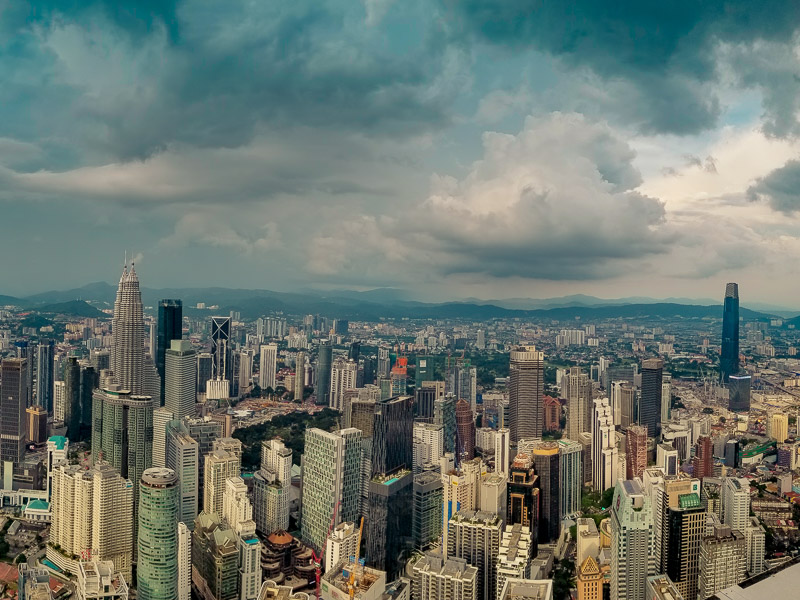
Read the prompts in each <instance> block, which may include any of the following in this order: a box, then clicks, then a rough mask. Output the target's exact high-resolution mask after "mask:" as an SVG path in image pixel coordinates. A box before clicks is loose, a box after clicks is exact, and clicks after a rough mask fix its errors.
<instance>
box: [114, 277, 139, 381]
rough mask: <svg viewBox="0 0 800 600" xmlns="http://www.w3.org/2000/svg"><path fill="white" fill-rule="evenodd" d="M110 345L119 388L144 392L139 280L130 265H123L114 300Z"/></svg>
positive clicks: (115, 377)
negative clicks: (112, 338)
mask: <svg viewBox="0 0 800 600" xmlns="http://www.w3.org/2000/svg"><path fill="white" fill-rule="evenodd" d="M112 333H113V335H114V346H113V348H112V353H111V368H112V370H113V373H114V379H115V380H116V382H117V384H118V385H119V386H120V389H122V390H127V391H129V392H130V393H131V394H132V395H139V394H143V393H144V391H145V390H144V380H145V377H144V372H145V363H144V319H143V317H142V295H141V292H140V291H139V278H138V277H137V276H136V269H135V268H134V266H133V265H132V264H131V268H130V270H128V266H127V265H125V267H124V269H123V270H122V277H120V280H119V287H118V288H117V299H116V300H115V301H114V319H113V321H112Z"/></svg>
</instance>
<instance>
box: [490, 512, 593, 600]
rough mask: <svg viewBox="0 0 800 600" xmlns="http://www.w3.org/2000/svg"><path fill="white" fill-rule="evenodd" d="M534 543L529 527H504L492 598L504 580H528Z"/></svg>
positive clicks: (516, 525)
mask: <svg viewBox="0 0 800 600" xmlns="http://www.w3.org/2000/svg"><path fill="white" fill-rule="evenodd" d="M534 542H535V540H534V539H533V537H532V536H531V530H530V528H529V527H527V526H524V525H520V524H519V523H517V524H515V525H506V527H505V529H504V530H503V538H502V540H500V552H499V553H498V555H497V585H496V587H495V591H494V592H493V593H494V594H495V595H494V596H492V597H493V598H496V597H498V595H499V594H500V592H501V591H502V590H503V586H504V585H505V583H506V579H509V578H511V577H514V578H518V579H530V576H531V557H532V555H533V547H534ZM598 600H599V599H598Z"/></svg>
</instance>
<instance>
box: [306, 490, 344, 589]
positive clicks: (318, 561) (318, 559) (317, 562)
mask: <svg viewBox="0 0 800 600" xmlns="http://www.w3.org/2000/svg"><path fill="white" fill-rule="evenodd" d="M340 504H341V502H337V503H336V505H335V506H334V507H333V516H332V517H331V524H330V525H329V526H328V535H326V536H325V541H324V542H323V544H322V551H321V552H320V555H319V556H317V553H316V552H314V551H313V550H312V551H311V558H313V559H314V567H315V573H316V577H317V600H319V598H320V595H319V578H320V575H322V559H323V558H325V550H327V549H328V539H329V538H330V537H331V531H333V528H334V527H335V526H336V515H337V514H338V512H339V505H340Z"/></svg>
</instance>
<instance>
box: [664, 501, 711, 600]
mask: <svg viewBox="0 0 800 600" xmlns="http://www.w3.org/2000/svg"><path fill="white" fill-rule="evenodd" d="M666 516H667V522H668V527H669V531H668V536H667V544H666V546H665V548H666V549H667V557H666V563H667V568H666V573H667V575H669V578H670V579H671V580H672V582H673V583H674V584H675V587H676V588H678V591H679V592H680V593H681V594H683V597H684V598H693V597H694V595H695V594H696V593H697V589H698V578H699V575H700V542H701V539H702V536H703V532H704V531H705V526H706V512H705V511H704V510H703V507H702V505H701V504H700V497H699V496H698V495H697V494H694V493H693V494H682V495H680V496H679V497H678V506H675V507H670V509H669V512H668V513H667V515H666Z"/></svg>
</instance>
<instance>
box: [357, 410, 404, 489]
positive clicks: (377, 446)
mask: <svg viewBox="0 0 800 600" xmlns="http://www.w3.org/2000/svg"><path fill="white" fill-rule="evenodd" d="M354 426H355V425H354ZM364 436H366V433H365V434H364ZM413 464H414V407H413V403H412V398H411V396H398V397H396V398H389V399H388V400H384V401H383V402H376V403H375V421H374V426H373V429H372V475H379V474H382V473H391V472H392V471H395V470H397V469H401V468H405V469H411V467H412V466H413Z"/></svg>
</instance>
